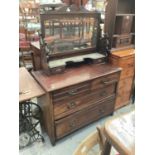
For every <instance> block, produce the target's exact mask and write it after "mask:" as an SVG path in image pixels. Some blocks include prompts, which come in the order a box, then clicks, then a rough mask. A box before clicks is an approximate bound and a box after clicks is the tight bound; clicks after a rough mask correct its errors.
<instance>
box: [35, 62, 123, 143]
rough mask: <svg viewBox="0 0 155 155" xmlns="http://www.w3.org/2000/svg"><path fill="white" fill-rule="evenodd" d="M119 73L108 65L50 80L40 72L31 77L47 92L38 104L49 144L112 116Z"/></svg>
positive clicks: (94, 66)
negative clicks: (41, 111)
mask: <svg viewBox="0 0 155 155" xmlns="http://www.w3.org/2000/svg"><path fill="white" fill-rule="evenodd" d="M120 73H121V68H118V67H113V66H112V65H107V64H93V65H84V66H81V67H77V68H74V69H73V68H72V69H68V70H66V71H65V73H62V74H57V75H51V76H47V75H46V74H45V73H43V72H42V71H36V72H33V73H32V74H33V76H34V77H35V79H36V80H37V81H38V82H39V83H40V85H41V86H42V87H43V88H44V90H45V91H46V95H45V96H42V97H40V98H39V99H38V103H39V104H40V106H41V108H42V110H43V127H44V129H45V131H46V132H47V134H48V135H49V137H50V139H51V143H52V144H55V141H56V140H58V139H60V138H62V137H64V136H66V135H68V134H69V133H71V132H73V131H75V130H77V129H79V128H81V127H83V126H85V125H87V124H89V123H91V122H93V121H96V120H98V119H99V118H101V117H104V116H106V115H110V114H112V113H113V111H114V105H115V98H116V91H117V83H118V81H119V78H120ZM90 113H91V115H90Z"/></svg>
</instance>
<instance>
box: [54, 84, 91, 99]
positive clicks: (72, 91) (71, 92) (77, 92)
mask: <svg viewBox="0 0 155 155" xmlns="http://www.w3.org/2000/svg"><path fill="white" fill-rule="evenodd" d="M89 92H90V83H89V82H87V83H80V84H78V85H74V86H70V87H67V88H64V89H60V90H56V91H54V92H53V93H52V99H53V101H54V102H58V101H63V100H64V99H70V97H75V96H76V97H79V96H81V94H83V93H89Z"/></svg>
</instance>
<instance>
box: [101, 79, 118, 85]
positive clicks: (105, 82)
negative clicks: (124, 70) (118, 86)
mask: <svg viewBox="0 0 155 155" xmlns="http://www.w3.org/2000/svg"><path fill="white" fill-rule="evenodd" d="M115 82H117V80H111V81H101V83H102V84H103V85H108V84H112V83H115Z"/></svg>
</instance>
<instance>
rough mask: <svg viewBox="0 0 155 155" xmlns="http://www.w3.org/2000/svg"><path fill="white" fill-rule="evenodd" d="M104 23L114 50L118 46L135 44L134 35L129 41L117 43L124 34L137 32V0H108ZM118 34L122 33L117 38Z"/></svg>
mask: <svg viewBox="0 0 155 155" xmlns="http://www.w3.org/2000/svg"><path fill="white" fill-rule="evenodd" d="M104 23H105V26H104V27H105V29H104V30H105V33H107V34H108V36H109V38H110V45H111V48H112V49H113V48H114V49H113V50H115V49H117V48H126V49H127V48H128V46H129V45H130V46H131V45H132V46H134V35H131V36H130V37H129V39H128V42H127V41H121V42H122V44H117V42H120V38H121V37H122V35H124V34H128V35H129V34H131V33H133V34H134V33H135V32H134V27H135V0H108V4H107V6H106V9H105V22H104ZM116 35H120V37H117V38H116ZM124 39H125V38H124ZM126 42H127V43H126Z"/></svg>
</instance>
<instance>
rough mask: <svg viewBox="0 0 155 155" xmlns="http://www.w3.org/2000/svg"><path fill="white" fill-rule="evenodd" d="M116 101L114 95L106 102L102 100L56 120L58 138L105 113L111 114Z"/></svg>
mask: <svg viewBox="0 0 155 155" xmlns="http://www.w3.org/2000/svg"><path fill="white" fill-rule="evenodd" d="M114 101H115V100H114V97H113V99H110V100H107V101H105V102H102V101H101V102H100V103H97V104H96V106H93V107H91V108H89V109H88V108H87V109H84V110H82V111H80V112H77V113H75V114H73V115H70V116H68V117H66V118H64V119H61V120H59V121H55V125H56V137H57V139H59V138H61V137H63V136H65V135H67V134H69V133H71V132H73V131H75V130H77V129H78V128H80V127H82V126H85V125H87V124H89V123H91V122H93V121H95V120H98V119H99V118H101V117H103V116H105V115H108V114H111V113H112V112H113V110H114ZM90 114H91V115H90Z"/></svg>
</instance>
